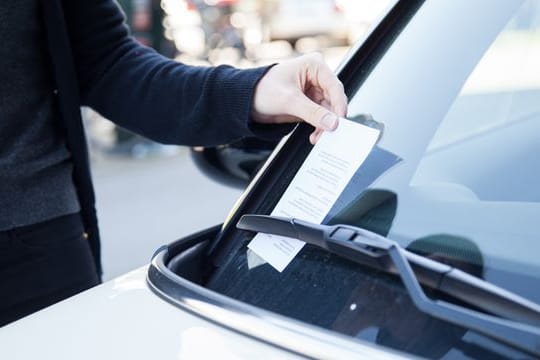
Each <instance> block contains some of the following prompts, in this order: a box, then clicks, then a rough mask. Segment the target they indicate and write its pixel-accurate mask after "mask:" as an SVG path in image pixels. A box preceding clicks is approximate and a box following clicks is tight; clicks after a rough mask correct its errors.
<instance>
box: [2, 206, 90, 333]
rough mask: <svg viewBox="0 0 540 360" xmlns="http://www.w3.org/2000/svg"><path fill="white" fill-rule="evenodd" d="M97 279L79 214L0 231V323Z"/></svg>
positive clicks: (33, 309) (34, 309) (77, 291)
mask: <svg viewBox="0 0 540 360" xmlns="http://www.w3.org/2000/svg"><path fill="white" fill-rule="evenodd" d="M98 283H99V278H98V275H97V272H96V268H95V266H94V261H93V259H92V254H91V252H90V247H89V246H88V242H87V240H86V239H85V237H84V230H83V225H82V221H81V217H80V215H79V214H73V215H66V216H62V217H59V218H56V219H53V220H49V221H45V222H42V223H39V224H35V225H30V226H24V227H19V228H15V229H12V230H7V231H0V326H3V325H5V324H7V323H9V322H12V321H15V320H17V319H19V318H21V317H24V316H26V315H28V314H31V313H33V312H35V311H37V310H39V309H42V308H44V307H47V306H49V305H52V304H54V303H56V302H58V301H60V300H63V299H65V298H67V297H70V296H72V295H75V294H77V293H79V292H81V291H83V290H86V289H88V288H90V287H92V286H94V285H97V284H98Z"/></svg>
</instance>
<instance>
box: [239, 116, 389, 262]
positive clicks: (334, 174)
mask: <svg viewBox="0 0 540 360" xmlns="http://www.w3.org/2000/svg"><path fill="white" fill-rule="evenodd" d="M378 137H379V130H377V129H374V128H371V127H368V126H365V125H362V124H359V123H355V122H353V121H350V120H347V119H343V118H342V119H340V122H339V126H338V128H337V129H336V130H334V131H332V132H324V133H323V134H322V135H321V137H320V138H319V141H317V144H316V145H315V146H314V147H313V149H312V150H311V152H310V153H309V155H308V156H307V158H306V160H305V161H304V163H303V164H302V166H301V167H300V169H299V170H298V172H297V173H296V175H295V177H294V178H293V180H292V181H291V183H290V184H289V186H288V188H287V189H286V190H285V192H284V193H283V196H282V197H281V199H280V200H279V202H278V203H277V205H276V207H275V208H274V210H273V211H272V213H271V215H273V216H285V217H292V218H297V219H301V220H306V221H310V222H314V223H318V224H320V223H321V222H322V221H323V219H324V218H325V217H326V215H327V213H328V212H329V211H330V209H331V208H332V206H333V205H334V203H335V202H336V201H337V199H338V198H339V196H340V194H341V193H342V192H343V190H344V189H345V187H346V186H347V184H348V183H349V181H350V180H351V178H352V176H353V175H354V174H355V172H356V170H357V169H358V168H359V167H360V165H362V163H363V162H364V161H365V159H366V158H367V156H368V155H369V153H370V152H371V150H372V149H373V147H374V146H375V144H376V142H377V139H378ZM304 244H305V243H304V242H303V241H300V240H297V239H292V238H288V237H283V236H277V235H270V234H264V233H258V234H257V235H255V237H254V238H253V239H252V240H251V242H250V243H249V244H248V248H249V249H251V250H252V251H254V252H255V253H256V254H257V255H258V256H260V257H261V258H262V259H263V260H265V261H266V262H268V263H269V264H270V265H272V266H273V267H274V268H275V269H276V270H277V271H279V272H282V271H283V270H284V269H285V268H286V267H287V265H288V264H289V263H290V262H291V261H292V260H293V259H294V257H295V256H296V254H298V252H299V251H300V250H301V249H302V247H303V246H304Z"/></svg>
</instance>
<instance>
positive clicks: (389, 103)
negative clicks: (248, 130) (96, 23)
mask: <svg viewBox="0 0 540 360" xmlns="http://www.w3.org/2000/svg"><path fill="white" fill-rule="evenodd" d="M538 64H540V1H539V0H524V1H522V0H505V1H496V2H494V1H492V0H475V1H470V0H439V1H435V0H434V1H430V0H426V1H419V0H402V1H396V2H395V4H394V5H393V6H392V7H391V8H389V9H388V13H387V14H386V16H385V17H384V18H383V19H382V20H381V21H380V23H378V25H377V26H376V27H374V28H373V30H372V31H371V33H370V34H369V36H368V37H367V38H366V39H365V40H363V41H361V42H360V43H359V44H358V45H357V46H356V48H355V49H353V50H352V51H351V53H350V55H349V56H348V57H347V58H346V59H345V61H344V62H343V65H342V66H341V67H340V69H339V76H340V78H341V79H342V81H343V83H344V85H345V89H346V92H347V94H348V96H349V101H350V103H349V109H348V118H349V119H350V120H351V121H352V122H357V123H361V124H362V125H354V124H353V125H350V124H349V123H348V122H346V120H342V124H343V125H344V126H345V124H347V127H350V129H353V128H354V126H357V127H359V126H364V127H366V128H370V129H371V130H369V131H377V132H378V134H379V136H378V137H377V138H376V144H375V145H374V146H372V147H371V146H370V147H369V149H368V150H369V151H368V152H367V153H365V155H366V156H365V159H363V161H360V165H359V166H358V167H357V168H354V169H353V170H354V171H353V173H352V177H351V179H350V181H347V183H346V185H345V187H344V188H343V189H340V191H339V194H338V197H337V198H336V199H332V200H331V201H330V200H328V199H329V197H328V194H326V193H322V191H323V189H322V190H321V194H319V196H312V198H313V199H311V200H309V199H308V200H306V201H307V202H309V201H312V202H317V201H321V202H322V203H325V206H327V208H328V211H326V212H325V213H324V214H323V215H324V216H322V217H321V218H322V220H321V221H310V222H306V221H302V220H291V219H289V218H276V217H275V216H274V215H276V214H275V211H276V210H275V209H276V206H278V207H279V206H280V201H282V199H284V198H285V199H287V197H288V196H289V195H288V193H287V191H288V190H289V189H291V188H292V187H294V188H295V190H296V191H300V192H302V191H304V190H305V189H303V188H302V187H301V186H298V185H297V184H298V182H297V179H298V178H297V177H302V176H304V175H305V173H306V172H305V169H304V168H303V166H305V164H306V163H308V161H311V160H310V159H311V158H310V155H312V154H314V153H316V152H317V151H319V150H320V148H321V147H322V146H324V143H323V144H322V145H321V144H317V145H316V146H315V147H313V146H312V145H310V143H309V141H308V135H309V133H310V132H311V130H312V129H310V128H309V126H308V125H305V124H302V125H299V126H298V127H297V128H296V129H295V130H294V132H293V133H292V134H291V135H290V136H289V137H288V138H286V139H284V140H283V141H281V142H280V143H279V144H278V146H277V148H276V149H275V150H274V151H273V153H272V154H271V156H270V157H269V159H268V160H267V161H266V162H265V164H264V165H263V166H262V167H258V166H256V163H257V162H256V161H255V162H254V157H253V156H252V157H249V156H248V158H249V159H250V166H249V169H251V170H250V171H255V169H259V170H258V172H257V174H256V175H255V176H253V178H252V180H251V182H250V183H249V186H248V187H247V189H246V191H245V193H244V194H243V196H242V198H241V199H240V200H239V202H238V204H237V205H236V206H235V207H234V208H233V210H232V211H231V213H230V215H229V217H228V218H227V220H226V221H225V223H224V224H223V226H217V227H215V228H212V229H208V230H205V231H202V232H200V233H198V234H194V235H193V236H190V237H188V238H185V239H181V240H178V241H177V242H175V243H172V244H170V245H168V246H164V247H163V248H161V249H160V250H158V251H157V252H156V254H155V256H154V258H153V260H152V263H151V264H150V266H149V268H148V272H147V282H144V279H143V278H144V273H145V272H146V269H145V270H138V271H136V272H134V273H132V274H130V275H127V276H126V277H124V278H121V279H118V280H113V282H111V283H108V284H105V285H104V286H102V287H99V288H97V289H93V290H90V291H88V292H86V293H84V294H82V295H81V296H79V297H78V298H74V299H72V300H71V301H68V302H66V303H63V304H59V305H56V306H53V307H52V308H50V309H48V310H46V311H45V312H42V313H38V314H37V315H35V316H31V317H29V318H27V319H25V320H22V321H20V322H17V323H15V324H13V325H11V326H8V327H7V328H5V329H3V330H0V343H1V346H0V352H4V353H7V354H8V355H9V356H6V358H13V357H14V355H15V354H21V353H24V354H28V356H26V357H29V355H31V354H39V355H40V356H41V357H47V356H48V357H50V358H55V359H58V358H62V356H63V358H75V357H79V358H81V356H80V355H81V354H80V353H77V352H76V351H75V350H73V349H72V350H71V351H64V352H59V351H55V350H54V349H55V348H54V347H52V350H47V351H46V353H45V355H46V356H43V355H44V353H43V349H44V347H45V346H46V345H48V348H47V349H51V343H52V344H54V345H55V346H60V343H59V342H58V341H56V340H54V339H57V338H59V339H62V343H64V342H66V341H67V342H69V343H70V344H79V345H80V346H81V347H82V346H83V345H84V344H87V343H88V342H92V343H93V344H98V346H94V347H91V348H88V347H86V346H85V349H86V350H85V351H84V353H85V354H84V355H85V356H87V357H88V358H99V357H107V354H110V349H111V345H109V348H108V349H106V350H100V349H101V348H100V347H99V344H102V343H105V344H110V343H111V342H112V343H113V344H116V345H117V347H118V346H119V347H120V348H122V349H123V350H125V348H126V347H128V346H130V348H129V349H130V351H131V352H130V353H129V354H130V357H134V358H139V357H141V358H142V356H143V355H144V354H150V353H151V351H155V352H159V356H160V357H162V358H163V357H169V358H173V357H178V356H179V355H178V354H180V356H181V355H189V354H191V355H192V356H197V354H198V355H199V356H200V355H201V354H208V351H210V348H212V347H213V346H214V348H215V350H216V351H232V352H234V351H236V352H234V355H236V356H237V357H254V356H258V357H272V356H274V357H284V356H289V357H310V358H345V357H359V358H395V357H400V356H405V357H411V356H421V357H427V358H436V359H440V358H443V359H468V358H475V359H505V358H509V359H515V358H535V357H536V358H538V357H540V305H539V303H540V257H539V254H540V232H539V230H538V225H537V224H538V219H539V218H540V186H539V184H540V160H539V159H538V158H539V154H540V70H539V66H538ZM269 101H271V99H269ZM365 114H371V115H372V117H370V116H365ZM340 126H341V125H340ZM374 128H375V129H376V130H374ZM342 129H343V128H342ZM338 131H339V129H338ZM351 131H352V130H351ZM365 131H368V130H365ZM347 134H350V133H347ZM347 134H346V133H344V132H341V133H338V136H342V137H343V143H346V144H347V146H348V147H349V149H350V154H352V158H354V157H355V156H356V154H358V156H360V154H361V153H362V151H364V150H360V148H361V147H362V146H364V145H365V140H361V139H360V137H359V138H358V141H354V139H352V140H351V139H347V140H345V135H347ZM324 136H326V135H324ZM349 137H350V136H349ZM323 139H324V137H323V138H321V142H323ZM256 148H257V147H256V144H254V143H250V146H249V150H248V153H249V154H254V153H257V149H256ZM224 149H227V147H223V148H220V149H214V154H216V153H219V154H220V155H219V156H217V157H218V158H220V159H219V160H220V161H221V163H222V164H223V163H226V164H234V163H235V161H236V163H237V164H238V163H241V161H242V160H238V159H246V157H245V156H246V155H245V154H242V150H241V149H240V147H236V148H235V150H234V151H230V152H229V153H227V152H226V151H223V150H224ZM265 149H266V147H264V146H263V147H262V151H261V152H260V154H262V155H263V156H266V155H267V154H266V155H265V152H264V151H265ZM318 149H319V150H318ZM364 152H365V151H364ZM330 155H331V154H330ZM330 155H328V154H327V155H325V156H330ZM344 155H347V154H344ZM235 159H237V160H235ZM328 159H329V157H326V158H325V160H324V161H327V162H328V161H330V160H328ZM334 160H335V159H334ZM334 160H331V161H334ZM338 160H339V159H338ZM334 162H335V161H334ZM340 164H341V165H339V166H336V169H337V170H336V171H335V173H332V172H326V173H324V174H323V173H318V176H319V178H325V179H327V180H328V179H334V177H337V178H339V177H340V176H341V175H339V174H337V173H338V172H339V171H341V170H338V169H344V168H346V167H347V165H343V163H340ZM232 168H233V169H237V168H238V167H237V166H233V167H232ZM247 168H248V167H246V169H247ZM227 169H231V167H227V166H224V167H222V168H221V169H220V172H221V173H227V172H228V171H227ZM216 174H219V172H217V173H216ZM235 174H236V175H235ZM238 174H239V173H238V172H234V171H233V172H229V180H228V181H231V180H230V179H231V177H235V176H240V178H244V179H246V178H249V177H250V175H249V174H248V175H247V176H246V175H245V174H240V175H238ZM295 179H296V180H295ZM328 182H331V180H328ZM291 184H294V186H292V185H291ZM304 192H306V193H307V190H306V191H304ZM304 195H305V194H304ZM310 195H313V193H309V194H308V195H306V197H309V196H310ZM326 200H328V201H326ZM295 206H297V207H303V209H304V210H305V209H306V207H307V208H309V206H307V205H306V203H305V202H304V203H302V202H297V203H295ZM246 214H257V215H259V216H258V217H249V216H247V217H245V215H246ZM270 214H271V215H272V217H265V216H261V215H270ZM200 216H204V214H200ZM303 220H306V219H303ZM308 220H309V219H308ZM319 223H320V224H319ZM256 231H259V232H264V233H271V234H274V236H275V235H281V236H287V237H293V238H297V239H300V240H303V241H305V242H306V243H307V244H306V245H305V246H303V247H302V246H299V248H300V249H299V252H298V253H297V254H293V257H292V260H291V261H290V262H287V263H286V264H285V266H284V268H283V269H280V270H282V271H279V270H276V268H275V266H274V265H271V264H270V263H269V262H267V260H269V258H268V257H267V255H268V254H264V253H261V252H260V250H253V249H254V248H255V247H253V246H252V244H253V242H252V241H253V239H254V236H259V235H255V232H256ZM277 239H279V238H277ZM287 241H288V240H287ZM287 241H285V242H283V246H284V248H283V249H281V250H280V251H285V252H286V251H288V248H287V246H293V245H294V243H291V242H287ZM291 244H293V245H291ZM270 262H272V261H270ZM149 290H152V292H153V293H152V292H151V291H149ZM154 294H155V295H154ZM107 299H110V300H111V301H106V300H107ZM163 300H165V301H163ZM115 301H116V303H115ZM171 304H172V305H173V306H171ZM142 306H144V307H142ZM88 313H91V314H92V316H88V315H86V314H88ZM102 314H103V315H102ZM55 319H56V320H55ZM58 319H60V320H58ZM81 319H84V329H88V328H89V327H90V328H92V329H98V328H99V327H100V326H101V327H103V328H108V329H107V330H106V331H104V332H101V331H99V332H98V331H96V332H89V331H88V330H85V331H81V332H73V331H71V330H69V329H70V328H72V327H73V324H74V323H79V322H81ZM194 319H197V320H194ZM201 319H202V320H201ZM52 321H56V323H55V331H54V332H48V333H43V332H42V331H40V330H44V329H47V328H50V327H51V325H53V323H52ZM119 324H121V325H119ZM186 324H188V325H186ZM114 329H116V331H115V330H114ZM141 329H144V330H146V331H144V332H142V331H140V330H141ZM142 333H144V336H142V335H140V334H142ZM190 336H191V337H190ZM28 338H32V339H33V340H32V341H33V342H34V341H35V346H34V348H35V349H38V350H32V349H28V348H24V347H21V346H18V344H19V345H20V344H21V343H22V341H23V340H25V341H27V339H28ZM111 339H112V340H111ZM186 339H187V340H186ZM190 339H191V342H189V340H190ZM194 339H204V341H202V340H200V343H199V346H198V347H197V341H195V340H194ZM128 340H129V341H128ZM239 343H242V350H238V349H239V348H238V344H239ZM186 344H191V346H192V348H191V350H192V352H191V353H187V352H185V349H186ZM208 344H210V345H208ZM214 344H215V345H214ZM73 347H74V348H77V345H73ZM178 348H180V349H183V350H182V351H184V352H182V351H180V352H179V350H178ZM135 349H136V350H135ZM226 349H228V350H226ZM38 351H39V352H38ZM66 354H67V355H66ZM115 354H116V355H121V353H120V352H116V353H115ZM223 354H225V355H227V354H228V355H230V354H231V353H222V355H223ZM55 355H56V356H55ZM59 355H62V356H59ZM154 355H155V353H154ZM23 357H24V356H23ZM109 357H110V356H109ZM124 357H126V356H124ZM154 357H155V356H154Z"/></svg>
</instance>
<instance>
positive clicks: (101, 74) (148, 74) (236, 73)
mask: <svg viewBox="0 0 540 360" xmlns="http://www.w3.org/2000/svg"><path fill="white" fill-rule="evenodd" d="M63 3H64V11H65V16H66V22H67V26H68V31H69V37H70V42H71V46H72V51H73V54H74V58H75V65H76V71H77V77H78V81H79V87H80V91H81V99H82V103H83V104H84V105H88V106H90V107H92V108H94V109H95V110H96V111H98V112H99V113H101V114H102V115H103V116H105V117H106V118H108V119H111V120H112V121H114V122H115V123H117V124H118V125H120V126H122V127H125V128H127V129H129V130H132V131H134V132H137V133H139V134H142V135H144V136H146V137H149V138H151V139H154V140H156V141H160V142H163V143H171V144H184V145H215V144H221V143H227V142H231V141H234V140H236V139H239V138H242V137H246V136H260V137H265V138H269V139H272V138H277V137H279V136H282V135H284V134H285V133H286V132H287V131H288V130H290V126H275V127H272V126H268V125H262V126H261V125H258V124H252V123H251V122H250V113H251V106H252V103H253V93H254V89H255V86H256V84H257V82H258V81H259V79H260V78H261V77H262V76H263V75H264V74H265V72H266V71H267V70H268V68H255V69H249V70H238V69H235V68H232V67H229V66H219V67H195V66H188V65H184V64H180V63H178V62H174V61H172V60H169V59H166V58H164V57H162V56H161V55H159V54H158V53H156V52H155V51H154V50H152V49H149V48H146V47H144V46H142V45H140V44H138V43H137V42H135V41H134V40H133V39H132V38H131V37H130V36H129V34H128V29H127V27H126V25H125V23H124V16H123V14H122V12H121V10H120V9H119V8H118V5H117V4H116V3H115V2H114V1H112V0H94V1H78V0H64V2H63Z"/></svg>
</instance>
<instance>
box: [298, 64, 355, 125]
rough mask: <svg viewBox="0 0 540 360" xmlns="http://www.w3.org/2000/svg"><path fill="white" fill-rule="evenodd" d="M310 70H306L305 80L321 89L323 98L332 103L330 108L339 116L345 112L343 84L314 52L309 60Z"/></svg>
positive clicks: (345, 103)
mask: <svg viewBox="0 0 540 360" xmlns="http://www.w3.org/2000/svg"><path fill="white" fill-rule="evenodd" d="M309 61H310V62H311V64H310V66H311V67H312V70H311V71H308V72H307V74H306V76H307V78H306V82H307V83H311V84H312V85H314V86H315V87H317V88H319V89H321V90H322V92H323V94H324V98H325V99H327V100H328V101H329V102H330V104H332V110H333V111H334V112H335V113H336V114H338V115H339V116H345V115H346V112H347V96H346V95H345V91H344V88H343V84H342V83H341V81H339V79H338V77H337V76H336V75H335V74H334V73H333V72H332V70H330V68H329V67H328V65H326V63H325V62H324V60H323V58H322V56H320V54H314V55H313V56H312V57H311V58H310V60H309Z"/></svg>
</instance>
